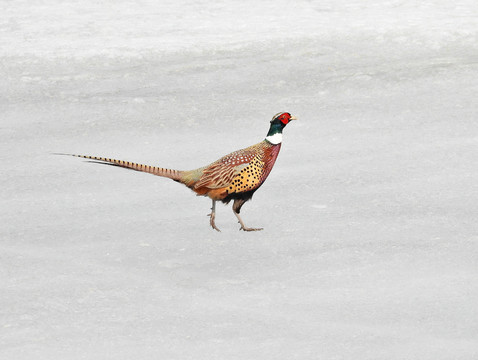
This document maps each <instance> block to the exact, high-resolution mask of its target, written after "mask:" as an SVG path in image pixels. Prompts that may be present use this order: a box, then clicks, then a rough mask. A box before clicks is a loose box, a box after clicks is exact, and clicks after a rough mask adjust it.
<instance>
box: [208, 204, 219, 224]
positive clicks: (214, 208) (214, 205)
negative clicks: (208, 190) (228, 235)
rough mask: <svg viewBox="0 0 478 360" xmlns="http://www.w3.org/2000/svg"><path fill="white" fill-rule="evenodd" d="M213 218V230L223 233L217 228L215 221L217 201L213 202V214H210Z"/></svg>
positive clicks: (211, 221)
mask: <svg viewBox="0 0 478 360" xmlns="http://www.w3.org/2000/svg"><path fill="white" fill-rule="evenodd" d="M208 216H210V217H211V218H210V219H209V224H211V226H212V228H213V229H214V230H217V231H219V232H220V231H221V230H219V229H218V228H217V226H216V224H215V223H214V219H215V218H216V200H213V201H212V208H211V213H210V214H208Z"/></svg>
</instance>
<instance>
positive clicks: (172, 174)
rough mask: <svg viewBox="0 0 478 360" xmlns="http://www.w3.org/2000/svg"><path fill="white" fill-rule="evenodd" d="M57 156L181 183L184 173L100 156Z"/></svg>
mask: <svg viewBox="0 0 478 360" xmlns="http://www.w3.org/2000/svg"><path fill="white" fill-rule="evenodd" d="M56 155H68V156H74V157H79V158H83V159H88V160H93V162H96V163H100V164H106V165H114V166H119V167H122V168H126V169H131V170H136V171H142V172H145V173H148V174H153V175H156V176H162V177H166V178H169V179H173V180H175V181H181V174H182V171H179V170H172V169H164V168H160V167H157V166H150V165H143V164H137V163H133V162H129V161H123V160H116V159H109V158H104V157H98V156H89V155H76V154H56Z"/></svg>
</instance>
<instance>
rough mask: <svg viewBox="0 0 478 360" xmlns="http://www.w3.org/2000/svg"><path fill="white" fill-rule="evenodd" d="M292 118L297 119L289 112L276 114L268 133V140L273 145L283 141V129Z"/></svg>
mask: <svg viewBox="0 0 478 360" xmlns="http://www.w3.org/2000/svg"><path fill="white" fill-rule="evenodd" d="M292 120H297V118H296V117H295V116H292V115H291V114H289V113H288V112H280V113H278V114H275V115H274V117H273V118H272V120H271V127H270V128H269V132H268V133H267V136H266V140H267V141H268V142H270V143H271V144H273V145H277V144H280V143H281V142H282V129H284V128H285V126H286V125H287V124H288V123H289V122H290V121H292Z"/></svg>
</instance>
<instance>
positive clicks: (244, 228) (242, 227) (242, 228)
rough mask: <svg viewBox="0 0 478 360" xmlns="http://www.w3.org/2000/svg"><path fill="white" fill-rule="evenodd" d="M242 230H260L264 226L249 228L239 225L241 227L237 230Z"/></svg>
mask: <svg viewBox="0 0 478 360" xmlns="http://www.w3.org/2000/svg"><path fill="white" fill-rule="evenodd" d="M241 230H244V231H261V230H264V228H249V227H245V226H242V225H241V228H240V229H239V231H241Z"/></svg>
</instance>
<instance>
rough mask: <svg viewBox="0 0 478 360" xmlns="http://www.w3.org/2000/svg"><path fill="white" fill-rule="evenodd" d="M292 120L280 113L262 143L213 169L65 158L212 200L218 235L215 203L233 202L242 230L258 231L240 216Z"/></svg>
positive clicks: (222, 160) (212, 222) (224, 159)
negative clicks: (152, 178) (156, 179)
mask: <svg viewBox="0 0 478 360" xmlns="http://www.w3.org/2000/svg"><path fill="white" fill-rule="evenodd" d="M291 120H297V118H296V117H294V116H292V115H291V114H289V113H287V112H281V113H278V114H276V115H274V117H273V118H272V120H271V125H270V128H269V132H268V133H267V136H266V138H265V139H264V140H263V141H261V142H260V143H258V144H255V145H252V146H249V147H247V148H245V149H241V150H238V151H234V152H232V153H230V154H228V155H226V156H223V157H222V158H220V159H219V160H217V161H215V162H213V163H211V164H210V165H207V166H204V167H201V168H198V169H195V170H189V171H181V170H171V169H164V168H160V167H156V166H149V165H143V164H137V163H132V162H129V161H123V160H115V159H109V158H104V157H97V156H88V155H73V154H64V155H71V156H75V157H80V158H84V159H89V160H93V161H94V162H97V163H102V164H108V165H115V166H119V167H123V168H127V169H132V170H136V171H142V172H146V173H149V174H153V175H157V176H162V177H166V178H169V179H172V180H174V181H176V182H180V183H183V184H184V185H186V186H187V187H188V188H190V189H191V190H193V191H194V192H195V193H196V194H197V195H198V196H208V197H209V198H210V199H212V208H211V213H210V214H208V216H209V217H210V220H209V223H210V225H211V227H212V228H213V229H215V230H217V231H220V230H219V228H218V227H217V226H216V223H215V218H216V202H217V201H222V202H223V203H225V204H228V203H229V202H230V201H231V200H234V203H233V205H232V210H233V212H234V215H236V217H237V219H238V220H239V223H240V224H241V227H240V229H239V230H244V231H257V230H262V228H250V227H247V226H246V225H244V222H243V221H242V219H241V216H240V215H239V213H240V212H241V208H242V206H243V205H244V203H245V202H246V201H248V200H250V199H251V198H252V195H253V194H254V192H255V191H256V190H257V189H259V187H260V186H261V185H262V184H263V183H264V181H265V180H266V178H267V176H268V175H269V173H270V172H271V170H272V167H273V166H274V163H275V161H276V159H277V156H278V155H279V150H280V148H281V143H282V130H283V129H284V127H285V126H286V125H287V124H288V123H289V122H290V121H291Z"/></svg>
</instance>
